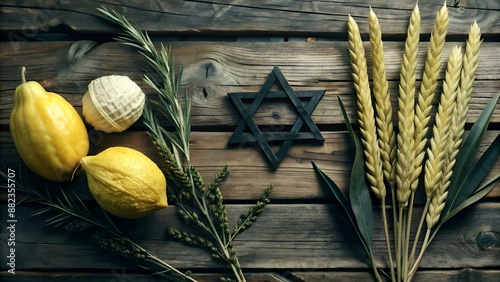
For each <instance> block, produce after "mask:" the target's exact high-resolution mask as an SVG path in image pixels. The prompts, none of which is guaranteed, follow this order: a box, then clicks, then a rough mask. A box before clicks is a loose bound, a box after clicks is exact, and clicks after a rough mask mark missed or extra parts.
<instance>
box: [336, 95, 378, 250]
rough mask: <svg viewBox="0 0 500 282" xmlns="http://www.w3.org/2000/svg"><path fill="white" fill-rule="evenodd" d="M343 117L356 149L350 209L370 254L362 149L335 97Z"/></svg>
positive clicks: (370, 228) (368, 202)
mask: <svg viewBox="0 0 500 282" xmlns="http://www.w3.org/2000/svg"><path fill="white" fill-rule="evenodd" d="M337 97H338V100H339V104H340V109H341V110H342V115H343V116H344V120H345V123H346V125H347V129H348V130H349V134H350V135H351V138H352V140H353V141H354V145H355V147H356V154H355V156H354V163H353V166H352V170H351V177H350V182H349V199H350V202H351V207H352V210H353V212H354V215H355V216H356V222H357V224H358V228H359V231H360V233H361V235H362V236H363V240H364V241H365V244H366V245H367V246H368V248H369V250H370V253H371V246H372V235H373V210H372V201H371V197H370V188H369V187H368V184H367V183H366V170H365V158H364V149H363V145H362V144H361V140H360V139H359V136H358V135H357V134H356V133H355V132H354V130H353V129H352V126H351V123H350V121H349V118H348V117H347V113H346V110H345V107H344V103H343V102H342V99H341V98H340V96H337Z"/></svg>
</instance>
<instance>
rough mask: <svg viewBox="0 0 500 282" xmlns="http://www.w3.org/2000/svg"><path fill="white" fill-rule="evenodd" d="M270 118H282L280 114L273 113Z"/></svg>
mask: <svg viewBox="0 0 500 282" xmlns="http://www.w3.org/2000/svg"><path fill="white" fill-rule="evenodd" d="M271 116H272V117H273V119H280V118H281V117H282V115H281V113H280V112H273V114H272V115H271Z"/></svg>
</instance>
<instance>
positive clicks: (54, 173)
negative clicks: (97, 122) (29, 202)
mask: <svg viewBox="0 0 500 282" xmlns="http://www.w3.org/2000/svg"><path fill="white" fill-rule="evenodd" d="M25 72H26V68H25V67H23V68H22V75H21V76H22V84H20V85H19V86H18V87H17V88H16V91H15V94H14V95H15V96H14V107H13V109H12V112H11V115H10V131H11V134H12V139H13V140H14V144H15V146H16V149H17V151H18V153H19V155H20V156H21V159H22V160H23V162H24V163H25V164H26V165H27V166H28V167H29V168H30V169H31V170H33V171H34V172H35V173H36V174H38V175H40V176H41V177H43V178H45V179H48V180H51V181H58V182H63V181H69V180H71V178H72V176H73V172H74V171H75V169H76V168H77V167H78V164H79V163H80V159H81V158H82V157H84V156H86V155H87V153H88V150H89V138H88V134H87V129H86V128H85V124H84V123H83V120H82V118H81V117H80V115H79V114H78V113H77V111H76V110H75V109H74V108H73V106H72V105H71V104H70V103H68V102H67V101H66V100H65V99H64V98H63V97H62V96H60V95H58V94H56V93H52V92H47V91H45V89H44V88H43V87H42V86H41V85H40V84H39V83H38V82H36V81H29V82H26V78H25Z"/></svg>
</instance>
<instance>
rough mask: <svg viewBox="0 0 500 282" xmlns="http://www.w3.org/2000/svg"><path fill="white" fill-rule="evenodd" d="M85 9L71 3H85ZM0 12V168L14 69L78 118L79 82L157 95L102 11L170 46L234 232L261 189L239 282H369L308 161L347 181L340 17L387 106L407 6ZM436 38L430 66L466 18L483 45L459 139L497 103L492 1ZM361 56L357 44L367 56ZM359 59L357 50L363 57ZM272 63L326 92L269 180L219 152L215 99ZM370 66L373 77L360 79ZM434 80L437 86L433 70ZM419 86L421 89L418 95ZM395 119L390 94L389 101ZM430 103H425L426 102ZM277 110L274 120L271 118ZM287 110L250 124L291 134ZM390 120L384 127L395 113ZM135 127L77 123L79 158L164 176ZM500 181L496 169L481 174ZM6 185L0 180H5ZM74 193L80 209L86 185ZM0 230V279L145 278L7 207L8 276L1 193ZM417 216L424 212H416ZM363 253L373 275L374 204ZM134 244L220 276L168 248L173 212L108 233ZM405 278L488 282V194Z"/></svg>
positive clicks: (207, 277) (193, 254)
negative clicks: (82, 133) (379, 76)
mask: <svg viewBox="0 0 500 282" xmlns="http://www.w3.org/2000/svg"><path fill="white" fill-rule="evenodd" d="M82 2H83V1H82ZM82 2H80V1H65V0H60V1H54V0H49V1H35V0H25V1H11V0H3V1H2V3H1V4H0V35H1V41H0V99H1V102H0V140H1V143H0V156H1V157H0V158H1V160H0V162H1V164H2V165H7V166H8V167H12V168H14V167H17V166H18V165H19V164H20V159H19V156H18V154H17V152H16V150H15V147H14V144H13V141H12V138H11V134H10V132H9V116H10V112H11V109H12V105H13V95H14V89H15V88H16V86H17V85H18V84H20V70H21V67H22V66H26V67H27V79H28V80H35V81H38V82H40V83H41V84H42V86H44V87H45V88H46V89H47V90H48V91H52V92H56V93H59V94H61V95H62V96H63V97H64V98H65V99H67V100H68V101H69V102H70V103H71V104H72V105H73V106H74V107H75V108H76V109H77V110H78V112H79V113H80V114H81V108H82V102H81V99H82V96H83V94H84V93H85V92H86V91H87V85H88V84H89V83H90V81H91V80H93V79H95V78H98V77H100V76H104V75H110V74H122V75H127V76H129V77H130V78H131V79H133V80H134V81H136V82H137V83H138V84H139V85H140V86H141V87H142V88H143V90H144V91H145V92H146V94H154V92H153V91H152V90H151V89H150V88H148V87H147V86H146V85H145V83H144V82H143V81H142V76H143V69H144V68H145V67H146V65H147V64H146V62H145V61H144V59H143V58H142V57H141V56H140V55H139V54H138V53H137V52H136V51H135V50H134V49H132V48H130V47H125V46H123V45H121V44H120V43H117V42H116V41H114V40H113V37H114V36H116V34H117V33H118V32H119V29H118V28H117V27H116V26H114V25H111V24H109V22H106V21H104V20H103V19H101V18H99V17H98V12H97V11H96V8H97V7H100V6H101V5H105V6H107V7H110V8H114V9H116V10H117V11H119V12H121V13H123V14H124V15H125V16H126V17H127V18H128V19H129V20H130V21H131V22H135V23H138V24H139V25H140V27H141V28H143V29H145V30H148V31H149V33H150V35H151V36H152V38H153V39H154V40H155V41H157V42H164V43H165V44H167V45H170V46H171V48H172V53H173V55H174V56H175V61H176V65H177V66H182V68H183V69H184V74H183V79H182V82H181V85H182V88H183V89H186V90H187V93H188V95H189V99H191V101H192V131H193V132H192V135H191V140H190V141H191V146H192V149H191V150H192V161H193V163H194V165H195V166H196V167H197V168H198V170H199V171H200V172H201V173H202V175H203V177H204V178H205V179H212V178H213V177H214V176H215V174H216V173H217V172H218V171H219V170H220V169H221V168H222V167H223V166H224V165H225V164H228V165H229V167H230V169H231V172H230V175H229V176H228V178H227V180H226V181H225V182H224V183H223V185H222V187H221V189H222V193H223V195H224V198H225V201H226V204H227V208H228V212H229V217H230V220H231V221H232V222H234V220H236V218H237V217H238V216H239V214H240V212H241V211H243V210H244V209H245V208H247V207H248V205H249V204H251V203H252V202H254V201H255V200H257V199H259V197H260V194H261V193H262V191H263V189H264V188H265V187H267V186H268V185H269V184H273V185H274V187H275V189H274V192H273V194H272V197H271V200H272V201H271V204H270V205H269V206H268V207H267V208H266V210H265V211H264V213H263V214H262V215H261V217H259V219H258V220H257V222H256V223H255V224H254V226H252V227H251V228H249V229H248V230H246V231H245V232H244V233H242V234H241V235H240V236H239V237H238V238H237V241H236V248H237V250H238V254H239V258H240V262H241V264H242V266H243V270H244V272H245V273H246V275H247V278H248V280H249V281H282V280H283V279H285V281H286V279H288V280H289V281H370V280H373V277H372V276H371V272H370V268H369V266H368V265H367V263H366V261H365V260H364V259H363V258H364V256H363V251H362V248H361V247H360V245H359V243H358V242H357V239H356V237H355V235H354V232H353V231H352V230H351V227H350V225H349V223H348V221H347V220H346V219H345V217H344V215H343V212H342V211H341V210H340V208H339V206H338V205H337V204H336V202H335V200H334V198H333V195H332V194H331V192H330V191H329V190H328V188H326V187H323V186H321V185H320V183H319V180H318V178H317V176H316V174H315V173H314V170H313V168H312V166H311V161H314V162H316V163H317V164H318V166H319V167H321V168H322V169H323V170H324V171H325V172H326V173H327V174H328V175H329V176H330V177H331V178H332V179H334V180H335V181H336V182H337V184H338V185H339V186H340V187H342V189H345V187H347V184H348V177H349V172H350V167H351V165H352V159H353V153H354V147H353V145H352V144H351V143H350V140H349V137H348V134H347V132H346V127H345V124H344V121H343V119H342V115H341V111H340V108H339V105H338V102H337V96H338V95H340V96H341V97H342V99H343V100H344V103H345V104H346V107H347V110H348V113H349V116H350V118H351V120H352V121H355V120H356V116H355V93H354V89H353V87H352V78H351V67H350V63H349V53H348V49H347V15H352V16H353V17H354V18H355V19H356V20H357V21H358V24H359V26H360V29H361V32H362V34H363V39H365V40H367V39H368V37H367V31H368V29H367V25H368V24H367V15H368V11H369V7H370V6H371V7H372V8H373V9H374V11H375V12H376V13H377V16H378V17H379V19H380V23H381V26H382V30H383V33H384V44H385V45H384V47H385V52H386V55H385V57H386V68H387V72H388V74H387V75H388V79H389V83H390V88H391V92H392V93H397V87H398V82H399V71H400V66H401V56H402V51H403V46H404V39H405V36H406V27H407V22H408V19H409V16H410V13H411V10H412V9H413V7H414V4H415V3H414V1H403V0H397V1H387V2H385V1H376V0H372V1H370V0H359V1H344V0H338V1H297V0H283V1H263V0H231V1H229V0H213V1H191V0H172V1H152V0H141V1H137V0H131V1H124V0H116V1H110V0H103V1H84V2H83V3H82ZM442 4H443V1H431V0H420V1H419V8H420V11H421V15H422V27H421V38H422V43H421V44H420V48H419V64H418V69H417V74H418V77H417V80H419V79H420V78H421V73H422V68H423V64H424V60H423V59H424V57H425V53H426V50H427V46H428V41H429V37H430V32H431V30H432V26H433V24H434V17H435V14H436V13H437V11H438V10H439V8H440V7H441V6H442ZM448 5H449V9H450V17H451V20H450V26H449V36H448V38H447V43H446V45H445V48H444V58H443V65H444V64H445V58H446V57H447V55H448V53H449V51H450V50H451V48H452V47H453V46H455V45H459V46H464V42H465V38H466V34H467V32H468V28H469V26H470V24H471V23H472V22H473V21H474V20H477V22H478V24H479V26H480V27H481V32H482V34H483V38H484V43H483V44H482V46H481V53H480V56H479V66H478V68H477V73H476V81H475V84H474V89H473V93H472V100H471V105H470V109H469V113H468V118H467V121H468V124H467V129H470V125H471V124H472V123H473V122H474V121H475V119H476V118H477V117H478V115H479V114H480V111H481V110H482V109H483V107H484V106H485V105H486V103H487V102H488V101H489V100H490V99H491V98H492V97H493V96H494V95H495V94H496V93H498V92H499V91H500V56H499V51H500V40H499V39H500V37H499V34H500V12H499V11H500V2H499V1H498V0H467V1H460V0H459V1H448ZM367 47H368V45H367ZM366 50H367V52H368V54H369V50H370V49H369V48H367V49H366ZM274 66H278V67H279V68H280V69H281V71H282V72H283V74H284V76H285V77H286V79H287V80H288V82H289V83H290V85H291V86H292V88H293V89H294V90H298V91H299V90H326V93H325V95H324V96H323V98H322V99H321V101H320V102H319V104H318V106H317V108H316V109H315V110H314V112H313V113H312V119H313V121H314V122H315V123H316V124H317V125H318V128H319V129H320V130H321V133H322V134H323V136H324V138H325V141H324V143H314V142H295V143H294V144H293V146H292V147H291V149H290V150H289V152H288V154H287V155H286V157H285V158H284V160H283V162H282V163H281V165H280V166H279V168H278V169H277V170H275V171H274V170H273V169H271V167H270V166H269V164H268V162H267V160H266V158H265V156H264V154H263V153H262V152H261V151H260V150H259V149H258V147H256V146H251V145H249V146H236V147H229V146H228V144H227V143H228V140H229V137H230V136H231V134H232V132H233V131H234V129H235V128H236V125H237V124H238V122H239V121H240V119H241V116H240V114H239V112H238V111H237V109H236V107H235V106H234V104H233V103H232V102H231V101H230V99H229V98H228V93H232V92H258V91H259V90H260V87H261V85H262V84H263V83H264V80H265V79H266V77H267V75H268V74H269V73H270V72H271V71H272V69H273V67H274ZM369 68H371V66H369ZM440 78H442V73H441V76H440ZM417 86H418V83H417ZM392 101H393V105H394V106H396V96H395V95H393V100H392ZM436 103H437V102H436V101H435V104H436ZM276 113H279V114H278V115H277V114H276ZM296 116H297V115H296V113H295V112H294V111H293V110H292V109H291V108H290V105H289V104H287V103H273V102H269V103H263V105H262V107H261V108H259V111H258V112H257V114H256V116H255V121H256V123H257V124H260V125H265V126H267V127H269V128H270V129H273V128H279V127H281V126H290V125H292V124H293V123H294V122H295V119H296ZM395 116H396V115H395ZM489 129H490V130H489V131H488V132H487V134H486V137H485V140H484V142H483V146H482V147H481V148H482V149H481V151H484V149H485V148H486V146H487V145H489V144H490V143H491V142H492V140H493V139H494V138H495V137H496V136H497V135H498V133H499V132H500V110H498V109H497V110H496V111H495V113H494V115H493V117H492V124H491V125H490V128H489ZM144 130H145V129H144V127H142V126H140V125H134V126H133V127H132V128H130V129H129V130H127V131H125V132H123V133H113V134H107V133H103V132H100V131H96V130H94V129H93V128H92V127H91V126H88V132H89V136H90V143H91V151H90V153H89V154H96V153H98V152H100V151H102V150H103V149H105V148H108V147H110V146H116V145H122V146H129V147H132V148H135V149H138V150H140V151H142V152H144V153H145V154H146V155H148V156H150V157H151V158H152V159H153V160H155V161H156V162H157V163H158V165H159V166H160V167H164V165H163V163H162V161H161V159H160V157H159V156H158V155H157V153H156V149H155V148H154V146H153V145H152V144H151V142H150V139H149V137H148V136H147V135H146V133H145V131H144ZM499 172H500V163H498V162H497V164H496V165H495V167H494V168H493V169H492V171H491V172H490V175H493V174H497V173H499ZM2 181H3V180H2ZM75 182H76V185H77V186H78V189H79V191H80V192H81V195H83V196H82V197H84V199H85V200H86V201H87V202H88V203H89V204H92V202H93V200H92V198H91V196H90V194H89V193H88V192H87V190H86V189H87V188H86V181H85V176H84V175H80V176H79V177H78V178H77V179H76V180H75ZM2 193H3V194H2V195H4V196H3V197H2V202H1V205H0V207H1V212H0V215H1V221H0V227H1V230H0V241H1V247H0V262H1V263H0V269H1V270H2V271H1V273H0V280H2V281H30V282H31V281H155V280H154V278H153V277H152V276H150V275H148V274H147V273H144V272H143V271H141V270H139V269H137V267H135V266H134V265H133V264H131V263H130V262H128V261H126V260H124V259H122V258H119V257H117V256H115V255H113V254H111V253H108V252H106V251H103V250H101V249H100V248H99V247H98V246H96V245H95V244H93V243H92V241H91V240H90V239H89V236H88V234H86V233H72V232H67V231H65V230H64V229H62V228H49V227H46V226H45V223H44V219H45V218H44V217H43V216H36V217H29V215H30V214H31V213H32V212H33V211H35V210H37V209H38V208H40V206H39V205H37V204H33V203H23V204H20V205H19V206H18V207H17V209H16V216H17V218H18V222H17V225H16V233H15V236H16V238H15V239H16V274H15V275H12V274H9V273H8V272H7V269H8V267H6V263H7V259H6V255H7V252H8V248H7V244H6V242H7V241H6V240H7V236H8V234H7V232H8V230H7V229H6V225H7V221H6V216H5V215H6V211H7V202H6V198H5V192H4V191H2ZM417 205H418V206H419V208H418V210H421V207H422V205H423V203H422V201H421V199H418V203H417ZM374 213H375V219H374V224H375V225H374V227H373V228H374V234H375V235H374V242H373V246H374V252H375V258H376V260H377V264H378V265H379V266H380V267H386V266H387V265H386V263H385V262H386V255H385V253H384V250H385V249H384V238H383V235H382V233H383V232H382V226H381V221H380V212H379V209H378V206H375V207H374ZM119 222H120V224H121V225H122V226H123V227H124V230H125V231H126V232H127V233H128V234H129V235H130V236H131V237H132V238H134V239H135V240H137V242H139V243H140V244H142V245H144V246H145V247H147V248H150V249H152V250H154V251H155V253H156V254H157V255H158V256H159V257H160V258H161V259H164V260H165V261H167V262H169V263H170V264H171V265H173V266H174V267H176V268H179V269H181V270H191V271H192V273H193V277H195V278H196V279H198V280H199V281H218V279H219V277H220V276H221V275H223V274H224V275H228V274H230V270H229V269H228V268H227V266H226V265H225V264H223V263H220V262H217V261H214V260H212V259H211V257H210V255H209V254H208V253H207V252H205V251H204V250H200V249H197V248H192V247H189V246H185V245H183V244H181V243H178V242H174V241H172V240H171V239H169V238H168V236H167V235H166V228H167V226H170V225H172V226H181V225H183V222H182V220H180V219H179V218H178V216H177V214H176V208H175V206H173V205H171V206H169V207H168V208H167V209H164V210H162V211H159V212H157V213H155V214H153V215H151V216H147V217H145V218H142V219H139V220H129V221H127V220H122V221H119ZM415 281H500V187H496V188H494V189H493V190H492V191H491V192H490V193H489V194H488V195H487V196H486V198H484V199H483V200H481V202H480V203H479V204H477V205H474V206H473V207H470V208H468V209H467V210H466V211H465V212H464V213H463V214H461V215H460V216H459V217H458V218H456V220H452V221H451V222H450V223H448V224H447V225H445V227H443V229H442V230H441V232H440V234H439V235H438V236H437V237H436V239H435V241H434V242H433V243H432V245H431V247H430V248H429V250H428V252H427V253H426V255H425V257H424V260H423V261H422V264H421V270H420V272H419V273H418V274H417V276H416V278H415Z"/></svg>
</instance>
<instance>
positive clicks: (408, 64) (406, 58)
mask: <svg viewBox="0 0 500 282" xmlns="http://www.w3.org/2000/svg"><path fill="white" fill-rule="evenodd" d="M419 39H420V11H419V9H418V5H415V9H414V10H413V12H412V14H411V18H410V23H409V25H408V31H407V37H406V42H405V51H404V55H403V62H402V66H401V73H400V83H399V97H398V106H399V110H398V118H399V122H398V127H399V132H398V135H397V146H398V149H397V158H398V162H397V165H396V185H397V188H398V189H397V198H398V202H399V204H400V206H406V205H407V204H408V199H409V197H410V185H411V178H410V177H411V175H412V171H413V160H414V157H415V154H414V138H413V136H414V132H415V128H414V119H415V111H414V108H415V80H416V79H415V69H416V67H417V51H418V43H419Z"/></svg>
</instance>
